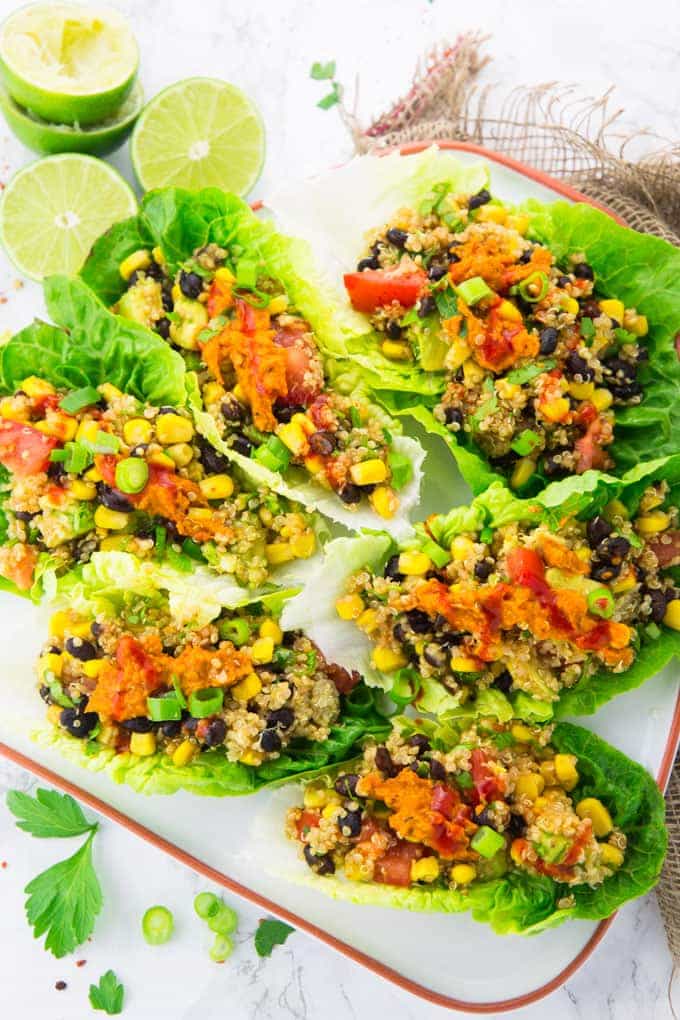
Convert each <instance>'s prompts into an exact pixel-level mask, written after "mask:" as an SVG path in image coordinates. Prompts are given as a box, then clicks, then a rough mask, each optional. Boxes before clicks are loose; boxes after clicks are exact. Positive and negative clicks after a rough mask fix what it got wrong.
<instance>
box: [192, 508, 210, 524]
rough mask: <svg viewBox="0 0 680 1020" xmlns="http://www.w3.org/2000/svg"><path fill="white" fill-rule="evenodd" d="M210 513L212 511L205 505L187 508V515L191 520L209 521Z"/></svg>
mask: <svg viewBox="0 0 680 1020" xmlns="http://www.w3.org/2000/svg"><path fill="white" fill-rule="evenodd" d="M212 515H213V511H212V510H211V509H210V507H207V506H194V507H192V508H191V510H187V517H191V519H192V521H209V520H210V518H211V517H212Z"/></svg>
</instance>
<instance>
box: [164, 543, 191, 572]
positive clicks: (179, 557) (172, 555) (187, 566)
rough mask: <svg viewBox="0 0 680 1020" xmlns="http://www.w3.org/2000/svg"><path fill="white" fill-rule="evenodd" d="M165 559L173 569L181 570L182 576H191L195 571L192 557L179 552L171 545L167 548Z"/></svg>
mask: <svg viewBox="0 0 680 1020" xmlns="http://www.w3.org/2000/svg"><path fill="white" fill-rule="evenodd" d="M165 558H166V560H167V561H168V563H169V564H170V566H171V567H174V568H175V570H179V571H180V572H181V573H182V574H190V573H191V572H192V571H193V569H194V561H193V560H192V558H191V556H185V555H184V553H181V552H177V550H176V549H174V548H173V547H172V546H171V545H168V546H166V547H165Z"/></svg>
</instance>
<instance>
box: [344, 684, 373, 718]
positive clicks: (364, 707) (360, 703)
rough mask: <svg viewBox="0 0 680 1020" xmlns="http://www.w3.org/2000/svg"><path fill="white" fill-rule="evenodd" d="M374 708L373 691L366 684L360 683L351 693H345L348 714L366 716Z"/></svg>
mask: <svg viewBox="0 0 680 1020" xmlns="http://www.w3.org/2000/svg"><path fill="white" fill-rule="evenodd" d="M372 708H373V691H371V689H370V688H369V687H366V685H365V684H358V685H357V686H356V687H353V688H352V690H351V691H350V692H349V694H346V695H345V709H346V711H347V715H353V716H359V717H361V716H364V715H368V713H369V712H370V711H371V709H372Z"/></svg>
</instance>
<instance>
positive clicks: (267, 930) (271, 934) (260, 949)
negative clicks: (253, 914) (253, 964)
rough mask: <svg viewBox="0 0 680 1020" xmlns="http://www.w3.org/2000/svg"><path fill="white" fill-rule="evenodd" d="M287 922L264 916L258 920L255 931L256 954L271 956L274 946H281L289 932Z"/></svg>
mask: <svg viewBox="0 0 680 1020" xmlns="http://www.w3.org/2000/svg"><path fill="white" fill-rule="evenodd" d="M294 931H295V928H291V926H290V925H289V924H285V923H284V922H283V921H275V920H274V919H273V918H266V919H263V920H262V921H260V924H259V927H258V929H257V931H256V932H255V951H256V952H257V955H258V956H271V955H272V950H273V949H274V946H282V945H283V943H284V942H285V941H286V939H287V938H288V936H289V935H290V934H291V932H294Z"/></svg>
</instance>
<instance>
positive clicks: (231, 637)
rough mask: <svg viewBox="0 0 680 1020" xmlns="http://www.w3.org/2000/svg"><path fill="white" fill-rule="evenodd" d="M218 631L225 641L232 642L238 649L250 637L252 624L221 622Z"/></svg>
mask: <svg viewBox="0 0 680 1020" xmlns="http://www.w3.org/2000/svg"><path fill="white" fill-rule="evenodd" d="M217 629H218V631H219V635H220V637H221V638H222V640H223V641H231V643H232V644H234V645H236V646H237V648H238V647H240V646H241V645H244V644H245V643H246V641H247V640H248V638H249V637H250V624H249V623H248V621H247V620H239V619H235V620H221V621H220V623H219V624H218V625H217Z"/></svg>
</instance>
